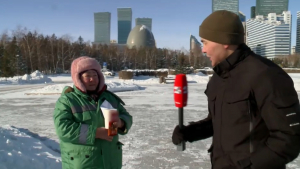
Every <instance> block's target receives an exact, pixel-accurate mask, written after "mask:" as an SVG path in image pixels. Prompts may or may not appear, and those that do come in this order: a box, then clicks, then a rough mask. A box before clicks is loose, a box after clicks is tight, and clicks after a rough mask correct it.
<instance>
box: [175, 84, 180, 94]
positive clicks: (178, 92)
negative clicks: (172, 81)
mask: <svg viewBox="0 0 300 169" xmlns="http://www.w3.org/2000/svg"><path fill="white" fill-rule="evenodd" d="M174 93H176V94H181V89H180V87H177V86H175V87H174Z"/></svg>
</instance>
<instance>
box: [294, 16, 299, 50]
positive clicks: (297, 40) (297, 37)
mask: <svg viewBox="0 0 300 169" xmlns="http://www.w3.org/2000/svg"><path fill="white" fill-rule="evenodd" d="M296 34H297V35H296V48H295V51H296V53H298V54H300V11H298V12H297V33H296Z"/></svg>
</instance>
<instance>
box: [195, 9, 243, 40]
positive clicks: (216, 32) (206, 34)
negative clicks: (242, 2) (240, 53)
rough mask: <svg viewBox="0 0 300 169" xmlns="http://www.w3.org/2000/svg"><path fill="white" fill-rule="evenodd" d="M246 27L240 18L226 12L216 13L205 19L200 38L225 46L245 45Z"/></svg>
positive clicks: (200, 28)
mask: <svg viewBox="0 0 300 169" xmlns="http://www.w3.org/2000/svg"><path fill="white" fill-rule="evenodd" d="M244 34H245V33H244V27H243V25H242V22H241V20H240V18H239V16H238V15H237V14H235V13H233V12H230V11H226V10H219V11H215V12H213V13H212V14H210V15H209V16H208V17H207V18H205V19H204V21H203V22H202V24H201V25H200V27H199V36H200V37H201V38H204V39H207V40H209V41H212V42H216V43H220V44H224V45H239V44H242V43H244Z"/></svg>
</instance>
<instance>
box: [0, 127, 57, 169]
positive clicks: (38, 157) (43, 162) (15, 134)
mask: <svg viewBox="0 0 300 169" xmlns="http://www.w3.org/2000/svg"><path fill="white" fill-rule="evenodd" d="M20 130H22V129H17V128H14V127H11V126H8V125H5V126H2V127H0V145H1V146H0V157H1V158H0V168H1V169H19V168H30V169H41V168H43V169H53V168H61V157H60V153H59V152H58V151H54V150H52V149H51V146H50V145H45V144H44V142H43V141H42V138H40V139H39V138H34V134H30V133H29V132H28V133H26V132H25V131H26V129H23V130H24V132H21V131H20ZM56 148H58V147H56Z"/></svg>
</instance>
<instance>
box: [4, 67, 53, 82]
mask: <svg viewBox="0 0 300 169" xmlns="http://www.w3.org/2000/svg"><path fill="white" fill-rule="evenodd" d="M39 83H52V80H51V79H50V78H49V77H47V76H46V75H43V74H42V73H41V72H40V71H38V70H36V71H35V72H33V73H31V74H30V75H29V74H25V75H23V76H14V77H12V78H4V77H0V84H6V85H10V84H13V85H15V84H39Z"/></svg>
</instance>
